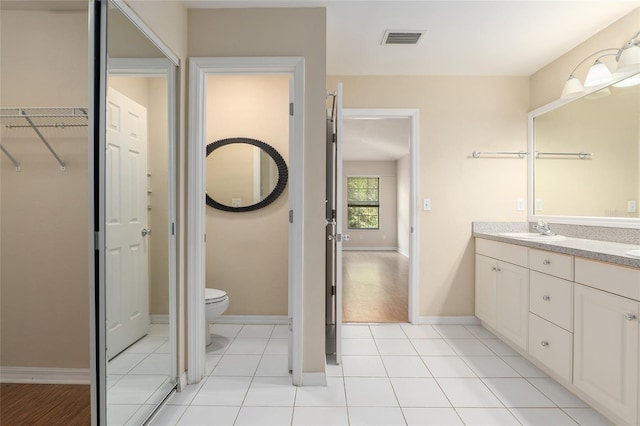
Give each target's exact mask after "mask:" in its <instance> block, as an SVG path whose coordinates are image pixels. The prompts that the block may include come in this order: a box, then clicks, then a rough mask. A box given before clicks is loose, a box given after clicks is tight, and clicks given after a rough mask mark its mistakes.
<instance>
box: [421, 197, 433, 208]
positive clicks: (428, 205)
mask: <svg viewBox="0 0 640 426" xmlns="http://www.w3.org/2000/svg"><path fill="white" fill-rule="evenodd" d="M422 209H423V210H424V211H429V210H431V198H425V199H423V200H422Z"/></svg>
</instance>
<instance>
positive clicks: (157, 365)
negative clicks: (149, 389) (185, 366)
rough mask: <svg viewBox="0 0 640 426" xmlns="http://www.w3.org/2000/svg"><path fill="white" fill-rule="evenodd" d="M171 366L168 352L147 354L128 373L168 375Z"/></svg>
mask: <svg viewBox="0 0 640 426" xmlns="http://www.w3.org/2000/svg"><path fill="white" fill-rule="evenodd" d="M170 368H171V356H170V355H169V354H149V355H147V357H146V358H145V359H143V360H142V361H140V363H138V365H136V366H135V367H133V368H132V369H131V371H130V372H129V374H156V375H160V374H163V375H165V376H169V373H170V371H169V370H170Z"/></svg>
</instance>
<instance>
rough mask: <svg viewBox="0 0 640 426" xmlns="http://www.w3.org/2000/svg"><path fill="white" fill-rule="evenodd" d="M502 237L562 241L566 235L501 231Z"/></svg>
mask: <svg viewBox="0 0 640 426" xmlns="http://www.w3.org/2000/svg"><path fill="white" fill-rule="evenodd" d="M498 235H500V236H502V237H509V238H517V239H520V240H527V241H543V242H544V241H562V240H564V239H565V238H567V237H565V236H564V235H542V234H539V233H537V232H501V233H500V234H498Z"/></svg>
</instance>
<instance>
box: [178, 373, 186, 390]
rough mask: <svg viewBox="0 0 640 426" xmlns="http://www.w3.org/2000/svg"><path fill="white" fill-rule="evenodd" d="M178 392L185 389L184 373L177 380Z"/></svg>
mask: <svg viewBox="0 0 640 426" xmlns="http://www.w3.org/2000/svg"><path fill="white" fill-rule="evenodd" d="M177 384H178V392H182V391H183V390H184V389H185V388H186V387H187V373H186V372H184V373H182V374H181V375H180V377H179V378H178V383H177Z"/></svg>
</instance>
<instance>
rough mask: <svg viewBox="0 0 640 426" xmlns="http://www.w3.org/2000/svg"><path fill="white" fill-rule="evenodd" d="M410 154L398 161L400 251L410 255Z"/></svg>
mask: <svg viewBox="0 0 640 426" xmlns="http://www.w3.org/2000/svg"><path fill="white" fill-rule="evenodd" d="M410 160H411V156H410V155H405V156H404V157H402V158H401V159H399V160H398V161H397V166H396V169H397V171H398V253H400V254H403V255H405V256H409V236H410V232H411V223H410V220H411V205H410V202H411V167H410Z"/></svg>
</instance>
